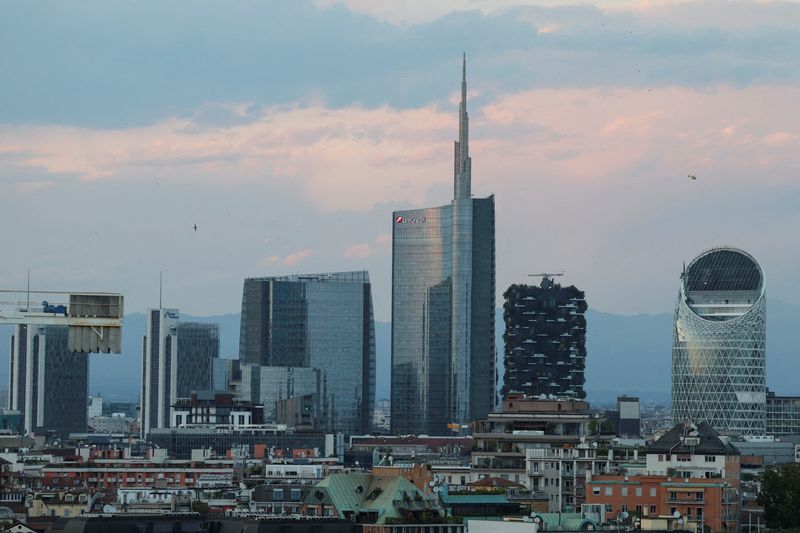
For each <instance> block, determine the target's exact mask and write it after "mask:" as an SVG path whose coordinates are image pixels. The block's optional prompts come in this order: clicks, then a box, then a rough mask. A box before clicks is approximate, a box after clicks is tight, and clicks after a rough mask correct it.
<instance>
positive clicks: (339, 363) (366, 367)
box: [239, 271, 375, 433]
mask: <svg viewBox="0 0 800 533" xmlns="http://www.w3.org/2000/svg"><path fill="white" fill-rule="evenodd" d="M239 346H240V348H239V350H240V354H239V359H240V360H241V363H242V396H243V397H248V398H249V399H251V400H252V401H255V402H260V403H263V404H264V409H265V416H266V419H267V420H272V418H271V416H273V413H274V410H275V402H276V401H278V400H282V399H287V398H289V397H290V396H285V395H284V394H285V392H284V391H285V390H286V380H287V379H290V376H289V375H288V374H289V373H294V374H295V377H298V376H300V375H301V374H304V373H305V374H307V376H306V377H309V376H313V375H314V374H313V373H314V372H316V373H317V375H318V379H319V383H318V388H314V387H311V386H310V385H309V386H308V387H305V388H303V389H302V390H297V389H296V390H294V392H293V393H291V394H292V395H295V394H297V395H305V394H316V395H317V405H318V409H317V413H318V416H317V418H318V424H319V427H320V428H322V429H323V430H325V431H342V432H345V433H363V432H367V431H369V429H370V427H371V423H372V420H371V419H372V411H373V406H374V397H375V327H374V319H373V313H372V293H371V284H370V281H369V275H368V274H367V272H366V271H359V272H337V273H329V274H306V275H292V276H280V277H266V278H248V279H246V280H245V281H244V290H243V294H242V325H241V335H240V344H239ZM259 368H262V369H269V370H259ZM280 368H285V369H294V370H284V371H280V370H279V369H280ZM303 379H305V378H303ZM309 379H310V378H309ZM273 384H274V386H275V387H277V390H273V391H272V392H270V387H273ZM259 395H261V398H257V396H259Z"/></svg>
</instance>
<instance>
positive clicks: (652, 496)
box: [650, 487, 656, 498]
mask: <svg viewBox="0 0 800 533" xmlns="http://www.w3.org/2000/svg"><path fill="white" fill-rule="evenodd" d="M650 497H651V498H655V497H656V488H655V487H650Z"/></svg>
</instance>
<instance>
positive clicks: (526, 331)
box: [502, 274, 586, 398]
mask: <svg viewBox="0 0 800 533" xmlns="http://www.w3.org/2000/svg"><path fill="white" fill-rule="evenodd" d="M551 276H552V275H550V274H548V275H543V278H542V283H541V285H540V286H538V287H537V286H534V285H511V286H510V287H509V288H508V290H506V292H505V293H504V294H503V297H504V298H505V303H504V304H503V318H504V320H505V325H506V329H505V333H504V335H503V341H504V343H505V375H504V377H503V389H502V396H503V397H505V396H506V395H508V394H510V393H518V394H526V395H528V396H538V395H541V394H545V395H553V396H559V397H570V398H585V397H586V392H585V391H584V390H583V384H584V382H585V379H584V375H583V374H584V368H585V367H586V318H585V316H584V313H585V312H586V299H585V298H584V293H583V291H580V290H578V289H577V288H575V286H574V285H571V286H569V287H562V286H561V285H559V284H557V283H554V282H553V278H552V277H551Z"/></svg>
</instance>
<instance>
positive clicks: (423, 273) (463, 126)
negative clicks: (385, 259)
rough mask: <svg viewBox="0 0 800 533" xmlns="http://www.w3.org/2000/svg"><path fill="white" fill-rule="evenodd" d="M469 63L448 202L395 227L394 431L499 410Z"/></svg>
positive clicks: (488, 249)
mask: <svg viewBox="0 0 800 533" xmlns="http://www.w3.org/2000/svg"><path fill="white" fill-rule="evenodd" d="M468 141H469V119H468V116H467V83H466V62H465V63H464V66H463V72H462V82H461V104H460V106H459V138H458V141H456V143H455V168H454V195H453V200H452V201H451V202H450V203H449V204H447V205H443V206H439V207H430V208H422V209H411V210H404V211H396V212H394V213H393V224H392V228H393V229H392V389H391V394H392V397H391V428H392V433H394V434H428V435H444V434H448V433H450V430H449V429H448V424H459V425H462V426H465V425H467V424H469V423H471V422H473V421H474V420H477V419H479V418H483V417H485V416H486V415H487V414H488V413H489V412H490V411H491V410H492V409H493V408H494V405H495V383H496V379H497V376H496V372H495V356H496V353H495V339H494V327H495V324H494V321H495V309H494V302H495V212H494V196H489V197H487V198H473V195H472V189H471V182H472V160H471V157H470V155H469V144H468Z"/></svg>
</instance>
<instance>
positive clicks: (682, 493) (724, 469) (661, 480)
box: [586, 421, 740, 532]
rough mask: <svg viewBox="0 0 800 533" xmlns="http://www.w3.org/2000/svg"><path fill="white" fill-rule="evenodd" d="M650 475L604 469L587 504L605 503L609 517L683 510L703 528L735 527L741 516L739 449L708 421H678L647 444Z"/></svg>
mask: <svg viewBox="0 0 800 533" xmlns="http://www.w3.org/2000/svg"><path fill="white" fill-rule="evenodd" d="M646 454H647V466H646V474H645V475H636V476H634V475H624V474H623V475H599V476H591V479H590V481H587V496H586V503H587V504H603V505H605V508H606V513H605V517H604V518H603V521H604V522H608V521H613V520H616V519H617V517H618V516H619V513H622V512H629V513H631V512H636V513H638V514H639V516H642V517H648V518H659V517H660V518H663V517H667V516H672V515H675V513H679V515H680V516H681V517H683V518H684V520H685V522H686V523H687V524H689V525H693V526H697V529H699V530H701V531H702V527H701V526H703V525H705V526H706V527H709V528H710V529H711V531H712V532H717V531H723V530H725V531H731V530H733V529H735V528H736V525H737V521H738V516H739V488H740V478H739V473H740V462H739V457H740V454H739V451H738V450H737V449H736V448H735V447H734V446H733V445H732V444H730V443H729V442H727V440H726V439H724V438H722V437H720V435H719V434H718V433H717V432H716V431H715V430H714V428H713V427H711V425H710V424H708V423H707V422H699V423H697V424H695V423H693V422H691V421H685V422H683V423H680V424H676V425H675V426H674V427H673V428H672V429H670V430H669V431H668V432H667V433H665V434H664V435H663V436H662V437H661V438H660V439H658V440H656V441H655V442H654V443H653V444H651V445H650V446H649V447H648V448H647V452H646Z"/></svg>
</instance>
